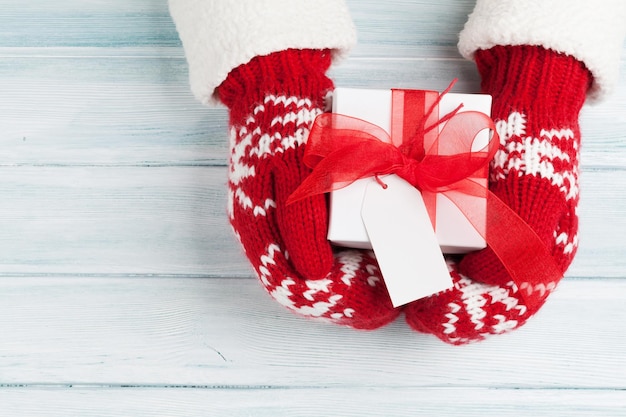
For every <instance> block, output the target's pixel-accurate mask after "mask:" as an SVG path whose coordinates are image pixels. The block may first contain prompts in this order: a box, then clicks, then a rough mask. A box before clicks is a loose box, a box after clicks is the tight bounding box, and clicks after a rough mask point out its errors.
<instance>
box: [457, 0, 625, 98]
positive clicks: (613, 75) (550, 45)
mask: <svg viewBox="0 0 626 417" xmlns="http://www.w3.org/2000/svg"><path fill="white" fill-rule="evenodd" d="M625 35H626V0H593V1H592V0H477V3H476V6H475V8H474V11H473V13H472V14H470V16H469V20H468V21H467V23H466V24H465V28H464V29H463V31H462V32H461V34H460V39H459V45H458V46H459V52H460V53H461V55H463V56H464V57H465V58H468V59H472V57H473V54H474V52H475V51H476V50H478V49H489V48H491V47H493V46H496V45H536V46H543V47H544V48H547V49H552V50H554V51H557V52H561V53H564V54H567V55H570V56H573V57H574V58H576V59H578V60H579V61H582V62H583V63H584V64H585V65H586V67H587V69H589V71H590V72H591V74H592V75H593V84H592V86H591V89H590V91H589V94H588V98H590V99H592V100H598V99H601V98H602V97H604V96H605V95H606V94H607V93H609V92H610V91H611V90H612V89H613V87H614V85H615V83H616V81H617V78H618V75H619V65H620V54H621V51H622V44H623V42H624V36H625Z"/></svg>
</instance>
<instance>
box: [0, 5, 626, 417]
mask: <svg viewBox="0 0 626 417" xmlns="http://www.w3.org/2000/svg"><path fill="white" fill-rule="evenodd" d="M349 5H350V7H351V10H352V13H353V16H354V18H355V20H356V23H357V25H358V29H359V36H360V44H359V46H358V47H357V48H356V49H355V50H354V52H353V54H352V55H351V57H350V58H349V59H348V60H346V61H345V62H343V63H342V64H341V66H338V67H336V68H334V69H333V70H332V74H333V76H334V78H335V80H336V82H337V84H341V85H345V86H370V87H392V86H393V87H429V88H438V89H442V88H443V87H445V86H446V85H447V84H448V82H449V81H450V80H451V79H452V78H454V77H459V78H460V82H459V84H458V87H457V91H459V92H464V91H467V92H472V91H476V90H477V89H478V77H477V74H476V72H475V70H474V67H473V65H472V64H471V63H468V62H465V61H463V60H461V59H460V58H459V56H458V54H457V52H456V49H455V42H456V36H457V33H458V31H459V30H460V29H461V27H462V25H463V23H464V20H465V17H466V15H467V13H468V12H469V11H470V10H471V8H472V5H473V2H472V1H469V0H463V1H459V0H446V1H439V2H427V1H425V0H421V1H420V0H415V1H400V0H394V1H387V2H381V1H364V0H361V1H357V0H352V1H349ZM581 123H582V129H583V135H584V139H583V144H584V146H583V156H582V158H583V177H582V181H583V184H582V192H583V197H582V198H583V201H582V205H581V208H580V217H581V222H582V226H581V245H580V251H579V255H578V257H577V260H576V261H575V264H574V265H573V266H572V268H571V269H570V271H569V273H568V275H567V278H566V279H565V281H564V282H563V283H562V285H561V286H560V287H559V289H558V291H557V292H556V293H555V294H554V295H553V296H552V299H551V300H550V302H549V303H548V304H547V305H546V307H545V308H544V310H542V311H541V313H540V314H538V315H537V316H536V317H535V318H534V319H533V320H531V321H530V322H529V323H528V324H527V325H526V326H525V327H524V328H522V329H520V330H518V331H516V332H514V333H512V334H510V335H505V336H501V337H498V338H494V339H491V340H489V341H486V342H483V343H480V344H476V345H470V346H465V347H451V346H446V345H443V344H441V343H440V342H438V341H437V340H435V339H434V338H432V337H429V336H425V335H421V334H417V333H414V332H412V331H410V330H409V329H408V327H407V326H406V325H405V324H404V323H403V322H402V320H398V321H397V322H396V323H394V324H392V325H390V326H388V327H386V328H383V329H380V330H378V331H374V332H370V333H364V332H357V331H354V330H350V329H344V328H337V327H332V326H328V325H322V324H317V323H312V322H310V321H307V320H304V319H300V318H298V317H295V316H293V315H291V314H290V313H288V312H287V311H286V310H284V309H283V308H281V307H279V306H278V305H276V304H275V303H274V302H272V301H271V300H270V298H269V296H267V295H265V293H264V292H263V290H262V289H261V287H260V285H258V284H257V282H256V280H255V279H254V278H253V277H252V274H251V269H250V268H249V267H248V265H247V263H246V262H245V259H244V258H243V256H242V255H241V252H240V250H239V248H238V246H237V245H236V244H235V241H234V239H233V237H232V236H231V233H230V230H229V227H228V225H227V221H226V216H225V192H224V191H225V181H226V169H225V163H226V152H227V140H226V113H225V111H224V110H223V109H206V108H203V107H201V106H200V105H199V104H197V103H196V102H194V100H193V98H192V96H191V94H190V92H189V91H188V86H187V79H186V64H185V61H184V58H183V54H182V50H181V48H180V43H179V41H178V38H177V36H176V33H175V29H174V26H173V24H172V22H171V20H170V18H169V15H168V13H167V5H166V2H165V0H133V1H125V0H106V1H104V0H102V1H100V0H90V1H79V0H56V1H54V2H50V1H47V0H26V1H24V0H22V1H17V0H0V196H1V198H0V415H2V416H70V415H72V416H73V415H80V416H83V415H84V416H128V415H131V416H197V415H208V416H320V415H337V416H343V415H345V416H365V415H372V416H375V415H380V416H396V415H397V416H409V415H429V416H433V415H442V416H443V415H458V416H485V415H494V416H504V415H510V416H516V415H535V416H558V415H563V416H622V415H626V353H625V352H626V324H625V323H626V308H624V305H625V304H626V279H625V278H626V273H625V271H626V243H624V236H626V171H625V169H624V167H625V166H626V145H625V144H626V133H625V132H626V54H625V55H624V56H623V58H622V72H621V80H620V83H619V87H618V91H616V94H614V95H613V96H612V97H611V99H610V100H609V101H607V102H606V103H603V104H602V105H599V106H595V107H586V108H585V109H584V111H583V115H582V118H581Z"/></svg>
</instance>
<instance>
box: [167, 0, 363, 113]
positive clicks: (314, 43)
mask: <svg viewBox="0 0 626 417" xmlns="http://www.w3.org/2000/svg"><path fill="white" fill-rule="evenodd" d="M169 8H170V14H171V15H172V18H173V20H174V22H175V24H176V28H177V30H178V33H179V36H180V38H181V41H182V43H183V48H184V50H185V56H186V57H187V62H188V64H189V82H190V84H191V90H192V92H193V93H194V95H195V96H196V98H198V100H200V101H201V102H203V103H204V104H216V102H217V100H216V98H215V96H214V90H215V88H216V87H218V86H219V85H220V84H221V83H222V81H224V80H225V79H226V76H227V75H228V73H229V72H230V71H231V70H233V69H234V68H236V67H238V66H239V65H241V64H245V63H246V62H248V61H250V60H251V59H252V58H254V57H255V56H258V55H267V54H270V53H272V52H277V51H281V50H285V49H290V48H294V49H327V48H328V49H332V50H333V52H334V55H335V56H337V55H339V54H343V53H345V52H347V51H348V50H349V49H350V48H351V47H352V46H353V45H354V44H355V42H356V31H355V27H354V24H353V22H352V19H351V17H350V13H349V11H348V8H347V6H346V4H345V2H344V1H343V0H169Z"/></svg>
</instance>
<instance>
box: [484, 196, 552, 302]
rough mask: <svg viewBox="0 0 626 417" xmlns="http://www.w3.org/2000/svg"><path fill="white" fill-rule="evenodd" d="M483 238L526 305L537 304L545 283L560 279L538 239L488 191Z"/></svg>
mask: <svg viewBox="0 0 626 417" xmlns="http://www.w3.org/2000/svg"><path fill="white" fill-rule="evenodd" d="M487 241H488V242H489V247H490V248H491V249H492V250H493V251H494V253H495V254H496V256H497V257H498V258H499V259H500V261H501V262H502V264H503V266H504V268H505V269H506V270H507V272H508V273H509V275H510V276H511V278H512V280H513V282H514V283H515V285H517V287H518V290H519V292H520V294H521V295H522V297H523V298H524V301H525V302H526V306H527V307H529V308H535V307H539V306H540V305H541V303H542V302H543V301H544V297H543V295H544V293H545V289H546V286H548V285H549V284H551V283H552V284H556V283H557V282H559V281H560V280H561V278H563V272H562V271H561V269H560V268H559V267H558V266H557V264H556V262H554V259H553V258H552V255H551V254H550V252H549V251H548V249H547V248H546V246H545V244H544V243H543V241H542V240H541V238H540V237H539V236H538V235H537V234H536V233H535V231H534V230H533V229H532V228H531V227H530V226H529V225H528V224H527V223H526V222H525V221H524V220H523V219H522V218H521V217H519V215H518V214H517V213H516V212H515V211H513V210H512V209H511V208H510V207H509V206H507V205H506V204H505V203H504V202H503V201H502V200H500V199H499V198H498V197H497V196H496V195H495V194H493V193H492V192H489V193H488V195H487Z"/></svg>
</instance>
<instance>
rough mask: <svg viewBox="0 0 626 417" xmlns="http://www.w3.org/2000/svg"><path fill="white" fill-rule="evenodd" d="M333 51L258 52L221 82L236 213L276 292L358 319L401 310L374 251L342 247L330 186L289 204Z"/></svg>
mask: <svg viewBox="0 0 626 417" xmlns="http://www.w3.org/2000/svg"><path fill="white" fill-rule="evenodd" d="M330 63H331V57H330V52H329V51H319V50H287V51H282V52H278V53H274V54H271V55H268V56H262V57H256V58H254V59H253V60H252V61H251V62H249V63H248V64H246V65H242V66H240V67H238V68H237V69H235V70H234V71H232V72H231V73H230V74H229V76H228V78H227V79H226V81H224V82H223V83H222V85H221V86H220V87H219V89H218V94H219V97H220V100H221V101H222V102H223V103H224V104H226V106H227V107H228V108H229V110H230V124H231V143H230V149H231V155H230V164H229V217H230V222H231V224H232V226H233V229H234V231H235V234H236V236H237V237H238V239H239V241H240V242H241V244H242V246H243V248H244V250H245V253H246V256H247V257H248V259H249V260H250V262H251V264H252V266H253V267H254V269H255V271H256V274H257V276H258V277H259V279H260V281H261V283H262V284H263V286H264V287H265V289H266V290H267V291H268V292H269V294H270V295H271V296H272V297H273V298H274V299H275V300H276V301H278V302H279V303H280V304H282V305H284V306H286V307H288V308H289V309H291V310H293V311H294V312H296V313H298V314H300V315H303V316H306V317H311V318H316V319H320V320H325V321H331V322H334V323H337V324H342V325H348V326H351V327H354V328H358V329H374V328H377V327H380V326H383V325H385V324H387V323H389V322H391V321H393V320H394V319H395V318H396V317H397V316H398V314H399V313H400V311H399V310H396V309H394V308H393V306H392V305H391V302H390V300H389V297H388V295H387V290H386V287H385V285H384V283H383V281H382V278H381V276H380V271H379V270H378V266H377V264H376V260H375V258H374V256H373V254H371V253H368V252H359V251H343V252H339V253H337V254H335V255H333V252H332V249H331V246H330V244H329V243H328V241H327V240H326V231H327V211H326V201H325V198H324V196H318V198H311V199H307V200H306V201H302V202H298V203H294V204H291V205H289V206H287V205H286V204H285V202H286V200H287V198H288V197H289V195H290V194H291V193H292V192H293V191H294V190H295V189H296V188H297V186H298V185H300V183H301V182H302V180H303V179H304V178H305V177H306V176H307V175H308V174H309V173H310V170H309V169H308V168H307V167H306V166H305V165H304V164H303V163H302V162H301V160H302V156H303V154H304V146H303V145H304V144H305V141H306V138H307V137H308V133H309V129H310V126H311V124H312V122H313V120H314V119H315V117H316V116H317V115H319V114H320V113H322V111H323V109H324V106H325V97H326V96H327V95H328V93H329V91H331V90H332V88H333V83H332V81H331V80H330V79H329V78H328V77H326V75H325V72H326V70H327V69H328V67H329V66H330Z"/></svg>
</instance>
